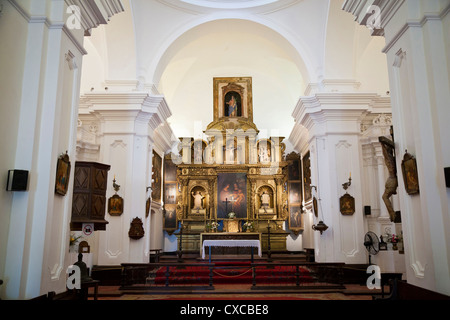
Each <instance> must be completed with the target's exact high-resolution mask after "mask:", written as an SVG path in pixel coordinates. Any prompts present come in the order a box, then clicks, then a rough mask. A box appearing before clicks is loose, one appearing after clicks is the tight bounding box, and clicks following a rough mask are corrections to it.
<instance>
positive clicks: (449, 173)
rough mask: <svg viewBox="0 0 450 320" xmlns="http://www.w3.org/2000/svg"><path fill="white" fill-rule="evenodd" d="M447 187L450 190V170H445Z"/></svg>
mask: <svg viewBox="0 0 450 320" xmlns="http://www.w3.org/2000/svg"><path fill="white" fill-rule="evenodd" d="M444 172H445V185H446V186H447V188H450V168H445V169H444Z"/></svg>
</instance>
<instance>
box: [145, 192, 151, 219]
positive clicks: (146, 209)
mask: <svg viewBox="0 0 450 320" xmlns="http://www.w3.org/2000/svg"><path fill="white" fill-rule="evenodd" d="M151 205H152V199H151V198H150V197H148V198H147V201H146V202H145V217H146V218H148V216H149V215H150V206H151Z"/></svg>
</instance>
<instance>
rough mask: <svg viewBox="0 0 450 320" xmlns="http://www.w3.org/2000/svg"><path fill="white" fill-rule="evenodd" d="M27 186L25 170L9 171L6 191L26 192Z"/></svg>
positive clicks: (26, 172)
mask: <svg viewBox="0 0 450 320" xmlns="http://www.w3.org/2000/svg"><path fill="white" fill-rule="evenodd" d="M27 186H28V171H27V170H9V171H8V181H7V183H6V191H26V190H27Z"/></svg>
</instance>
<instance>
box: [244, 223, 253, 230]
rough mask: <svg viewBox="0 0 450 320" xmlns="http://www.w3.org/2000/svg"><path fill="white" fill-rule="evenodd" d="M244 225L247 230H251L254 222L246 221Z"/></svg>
mask: <svg viewBox="0 0 450 320" xmlns="http://www.w3.org/2000/svg"><path fill="white" fill-rule="evenodd" d="M242 227H243V228H244V229H245V231H247V230H249V231H251V230H253V222H250V221H246V222H245V223H244V224H243V226H242Z"/></svg>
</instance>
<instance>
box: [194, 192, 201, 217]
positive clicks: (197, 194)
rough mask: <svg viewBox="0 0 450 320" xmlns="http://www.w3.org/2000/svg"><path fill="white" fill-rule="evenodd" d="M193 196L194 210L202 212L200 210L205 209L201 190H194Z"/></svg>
mask: <svg viewBox="0 0 450 320" xmlns="http://www.w3.org/2000/svg"><path fill="white" fill-rule="evenodd" d="M192 197H194V210H197V213H199V212H200V210H203V205H202V201H203V198H204V196H203V195H202V193H201V192H200V191H197V192H195V193H194V192H192Z"/></svg>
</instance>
